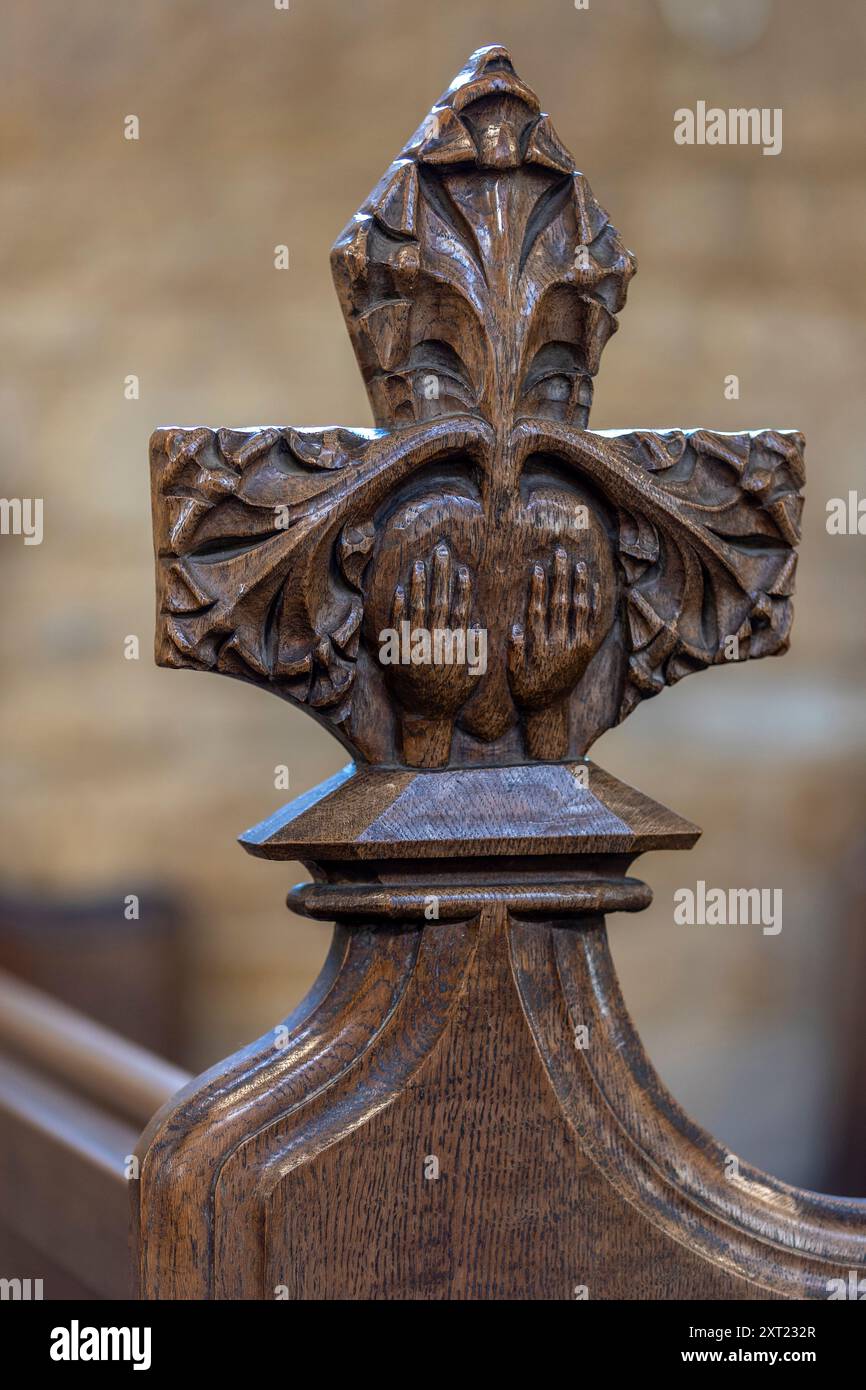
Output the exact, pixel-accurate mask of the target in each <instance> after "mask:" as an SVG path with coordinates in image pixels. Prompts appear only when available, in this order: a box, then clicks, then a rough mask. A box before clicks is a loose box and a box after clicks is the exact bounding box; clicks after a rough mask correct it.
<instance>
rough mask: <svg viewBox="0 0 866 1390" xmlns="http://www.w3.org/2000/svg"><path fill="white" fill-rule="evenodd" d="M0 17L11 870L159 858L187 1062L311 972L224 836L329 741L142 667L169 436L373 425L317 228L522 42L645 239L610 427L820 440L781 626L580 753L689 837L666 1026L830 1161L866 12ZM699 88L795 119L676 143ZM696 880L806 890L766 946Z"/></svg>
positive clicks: (835, 1090)
mask: <svg viewBox="0 0 866 1390" xmlns="http://www.w3.org/2000/svg"><path fill="white" fill-rule="evenodd" d="M719 15H721V23H720V24H719V23H717V22H716V20H718V17H719ZM0 24H2V42H0V72H2V82H0V158H2V165H3V176H2V191H0V198H2V204H0V207H2V217H0V222H2V238H0V241H2V245H0V256H2V302H3V314H2V317H0V355H2V361H3V367H2V373H0V421H2V462H3V479H2V491H3V493H4V495H6V496H41V497H43V498H44V499H45V538H44V543H43V544H42V545H41V546H40V547H35V546H33V547H24V546H23V544H22V541H21V539H20V538H16V537H3V538H2V539H0V567H2V584H3V598H4V602H3V610H2V642H3V646H2V651H3V655H4V658H5V659H4V663H3V664H4V680H3V689H2V721H3V731H4V733H3V745H4V747H3V754H4V756H3V760H2V761H3V832H2V837H0V855H2V861H0V862H2V871H3V877H4V883H5V886H6V887H7V888H9V889H11V890H14V891H19V892H25V893H29V894H32V895H35V896H38V895H40V894H59V895H65V896H67V897H69V898H73V897H75V895H76V894H91V893H93V892H94V891H98V892H105V893H109V894H110V893H117V895H118V912H119V913H121V912H122V901H121V900H122V897H123V895H124V894H127V893H135V892H136V891H139V889H140V887H141V886H142V885H145V884H151V883H154V882H158V883H159V884H160V885H161V886H163V887H168V888H169V889H173V890H175V891H176V892H178V893H179V894H181V895H182V896H183V897H184V898H185V899H186V900H187V901H188V903H189V905H190V906H191V909H192V926H191V928H190V935H189V940H188V942H187V952H188V957H189V974H190V984H189V988H188V990H187V998H188V1010H189V1019H188V1023H189V1039H190V1041H189V1045H188V1048H187V1053H188V1055H187V1059H186V1060H187V1062H188V1064H189V1065H190V1066H192V1067H196V1068H198V1067H201V1066H204V1065H206V1064H209V1063H210V1062H212V1061H215V1060H216V1059H218V1058H219V1057H220V1056H223V1055H225V1054H226V1053H227V1052H229V1051H230V1050H232V1049H234V1048H235V1047H236V1046H238V1045H240V1044H241V1043H242V1042H244V1041H246V1040H248V1039H249V1038H250V1037H252V1036H254V1035H255V1034H257V1033H259V1032H261V1031H263V1030H264V1029H265V1028H267V1027H268V1026H270V1025H271V1024H273V1023H274V1022H276V1021H277V1020H278V1019H279V1017H281V1016H282V1015H283V1014H284V1013H285V1011H286V1009H287V1007H288V1006H290V1005H291V1004H293V1003H294V1002H295V1001H296V1000H297V999H298V998H299V996H300V995H301V993H302V992H303V990H304V989H305V987H306V985H307V984H308V983H309V981H310V980H311V979H312V977H313V975H314V974H315V972H316V970H317V968H318V965H319V963H320V961H321V960H322V959H323V957H324V954H325V950H326V945H327V935H328V933H327V930H326V929H325V928H322V927H319V926H315V925H311V924H308V923H303V922H300V921H298V920H294V919H291V918H290V917H289V916H288V914H287V912H286V910H285V908H284V906H283V896H284V893H285V890H286V889H287V888H288V887H289V886H290V884H291V883H292V882H293V881H295V879H296V878H297V877H300V876H301V875H300V874H296V875H293V872H292V870H291V868H289V869H288V870H287V868H286V867H285V866H280V865H268V864H264V863H261V862H257V861H254V860H252V859H250V858H248V857H247V856H246V855H245V854H244V853H243V852H242V851H241V850H240V848H239V847H237V846H236V845H235V844H234V836H235V835H236V834H238V833H239V832H240V831H241V830H242V829H244V828H245V827H246V826H248V825H250V824H252V823H254V822H256V821H258V820H260V819H262V818H263V817H264V816H265V815H266V814H268V813H269V812H270V811H272V810H273V809H275V808H276V806H278V805H279V804H280V803H281V802H283V801H284V800H286V795H285V794H284V793H280V792H277V791H276V790H275V789H274V766H275V764H278V763H285V764H287V765H288V766H289V768H290V774H291V791H292V794H299V793H301V792H303V791H306V790H307V789H308V788H310V787H312V786H313V785H314V784H315V783H316V782H318V781H319V780H320V779H322V778H324V777H325V776H327V775H330V774H331V773H332V772H334V771H335V770H336V769H337V768H338V767H340V766H341V765H342V764H343V762H344V761H345V756H344V754H343V753H342V751H341V750H340V748H339V747H338V745H337V744H336V742H335V741H334V740H332V739H331V738H330V737H329V736H328V735H327V734H325V733H324V732H323V731H322V730H321V729H320V728H318V726H317V725H316V724H315V723H314V722H313V721H311V720H310V719H309V718H308V717H306V716H305V715H303V714H301V713H300V712H297V711H294V710H291V709H289V708H288V707H287V706H285V705H284V704H282V703H281V702H279V701H277V700H276V699H268V698H266V697H265V696H264V695H263V694H262V693H260V692H256V691H254V690H252V689H250V688H248V687H244V686H243V685H241V684H240V683H236V682H232V681H227V680H223V681H219V680H216V679H214V678H211V677H208V678H207V679H205V678H203V677H202V676H200V675H197V674H192V673H186V672H183V673H179V672H169V671H161V670H157V669H156V668H155V667H154V666H153V664H152V659H151V644H152V634H153V611H152V610H153V561H152V553H151V532H150V511H149V493H148V471H147V438H148V435H149V433H150V431H151V429H152V428H153V427H155V426H156V425H158V424H169V423H178V424H185V425H193V424H199V423H208V424H211V425H220V424H231V425H251V424H256V423H284V422H295V423H304V424H311V425H313V424H324V423H328V422H340V423H349V424H361V425H364V424H367V423H369V413H368V409H367V404H366V399H365V395H364V392H363V389H362V386H361V382H360V378H359V376H358V373H357V371H356V369H355V364H354V359H353V356H352V353H351V351H350V347H349V342H348V338H347V335H346V333H345V330H344V327H343V323H342V319H341V316H340V313H339V310H338V307H337V302H336V298H335V295H334V293H333V291H332V288H331V283H330V276H329V268H328V249H329V247H330V244H331V242H332V240H333V239H334V237H335V236H336V234H337V232H338V231H339V230H340V228H341V227H342V226H343V224H344V223H345V221H346V220H347V218H348V216H349V215H350V214H351V213H352V212H353V210H354V209H355V208H356V207H357V206H358V205H359V203H360V202H361V201H362V200H363V198H364V197H365V195H366V194H367V193H368V191H369V190H370V188H371V187H372V186H373V184H374V183H375V182H376V180H377V179H378V176H379V174H380V173H381V171H382V170H383V169H384V168H385V166H386V164H387V163H388V161H389V160H390V158H391V157H392V156H393V154H394V153H395V152H396V150H397V149H398V148H399V146H400V144H401V143H402V142H403V140H404V139H405V138H406V136H407V135H408V134H409V132H410V131H411V130H413V129H414V128H415V126H416V125H417V123H418V121H419V120H420V118H421V117H422V116H423V115H424V113H425V112H426V111H427V109H428V108H429V106H430V105H431V104H432V102H433V100H434V99H435V98H436V97H437V96H438V95H439V93H440V92H441V91H442V89H443V88H444V87H445V86H446V85H447V83H448V82H449V81H450V79H451V77H452V76H453V74H454V73H455V72H456V71H457V70H458V69H459V67H460V66H461V65H462V63H463V61H464V60H465V58H466V56H467V54H468V53H469V52H470V51H471V50H472V49H474V48H476V47H478V46H479V45H481V44H483V43H491V42H501V43H505V44H507V45H509V46H510V48H511V50H512V54H513V57H514V60H515V63H516V66H517V68H518V71H519V72H520V73H521V74H522V75H523V76H525V77H526V79H527V81H528V82H529V83H530V85H532V86H534V87H535V88H536V90H537V91H538V92H539V95H540V97H541V99H542V102H543V104H544V106H545V108H546V109H547V110H549V111H550V112H551V114H552V116H553V119H554V122H555V125H556V127H557V129H558V131H559V133H560V135H561V136H562V138H563V139H564V141H565V143H566V144H567V145H568V146H569V148H570V149H571V150H572V151H573V153H574V154H575V157H576V159H577V161H578V164H579V167H581V168H583V169H584V170H585V171H586V172H587V173H588V175H589V177H590V179H591V182H592V185H593V188H594V191H595V193H596V195H597V196H598V198H599V199H600V201H601V202H602V203H603V205H604V206H605V207H606V208H608V209H609V211H610V213H611V215H612V217H613V220H614V222H615V223H616V225H617V226H618V227H619V228H620V230H621V231H622V233H623V235H624V237H625V239H626V241H627V243H628V245H629V246H631V247H632V248H633V249H634V250H635V251H636V252H637V254H638V258H639V262H640V272H639V275H638V277H637V279H636V281H635V282H634V284H633V286H632V288H631V292H630V299H629V305H628V307H627V309H626V311H625V313H624V314H623V317H622V323H621V332H620V334H619V335H618V337H617V339H616V341H615V343H613V344H612V345H611V346H610V348H609V349H608V351H607V353H606V355H605V361H604V367H603V370H602V372H601V375H600V377H599V379H598V383H597V390H596V401H595V406H594V409H593V415H592V423H593V425H594V426H595V427H596V428H605V427H613V426H654V427H665V426H670V425H672V424H679V425H684V426H690V425H697V424H702V425H706V426H708V427H711V428H715V429H723V430H724V429H729V430H732V429H739V428H748V427H761V426H766V425H773V426H777V427H791V426H796V427H798V428H801V429H803V430H804V431H805V433H806V436H807V440H808V450H807V460H808V464H809V469H810V481H809V484H808V488H807V509H806V518H805V533H804V538H803V547H802V559H801V563H800V571H799V581H798V597H797V604H796V607H797V617H796V622H795V626H794V645H793V649H792V651H791V652H790V654H789V655H788V656H787V657H785V659H784V660H782V661H767V662H757V663H754V665H751V666H744V667H741V668H740V669H738V670H736V671H732V670H730V669H723V670H716V671H712V672H707V673H704V674H701V675H700V676H697V677H693V678H690V679H688V680H686V681H684V682H683V683H682V684H680V685H679V686H678V687H677V688H676V689H675V690H672V691H666V692H665V693H664V694H663V695H662V696H661V697H660V698H659V699H658V700H656V701H652V702H648V703H646V704H645V705H644V706H643V707H642V708H641V709H640V710H638V711H637V712H636V713H635V714H634V715H633V716H632V717H631V719H630V720H629V721H628V723H627V724H626V725H625V726H623V727H622V728H621V729H619V730H615V731H613V732H612V733H610V734H609V735H607V736H606V737H605V738H604V739H603V740H602V741H601V742H600V744H599V745H597V747H596V749H595V757H596V758H597V760H598V761H599V762H601V763H602V764H603V765H604V766H606V767H608V768H609V769H610V770H611V771H612V772H614V773H615V774H617V775H618V776H621V777H623V778H624V779H625V780H627V781H631V782H633V783H634V784H635V785H637V786H639V787H640V788H641V789H642V790H644V791H646V792H648V793H650V794H651V795H653V796H655V797H656V798H657V799H658V800H660V801H663V802H665V803H666V804H668V805H670V806H672V807H673V808H674V809H676V810H678V811H680V812H681V813H683V814H685V815H687V816H689V817H691V818H692V819H694V820H696V821H697V822H698V823H699V824H701V825H702V826H703V828H704V838H703V840H702V841H701V842H700V843H699V845H698V847H697V848H696V849H695V850H694V851H693V852H692V853H691V854H690V855H689V856H684V855H679V856H677V855H673V854H670V855H657V856H648V857H647V858H646V859H645V860H643V861H642V863H641V864H640V865H639V868H638V872H639V873H642V875H643V876H644V877H646V878H647V879H648V881H649V882H650V883H651V884H652V885H653V887H654V889H655V892H656V900H655V904H654V906H653V908H652V909H651V910H650V911H649V912H647V913H645V914H644V915H643V916H642V917H641V918H621V919H619V920H615V921H614V922H613V924H612V934H613V944H614V951H615V955H616V959H617V962H618V966H619V968H620V971H621V976H622V982H623V987H624V990H625V994H626V998H627V1001H628V1003H629V1005H630V1007H631V1009H632V1011H633V1014H634V1016H635V1018H636V1021H637V1023H638V1025H639V1027H640V1028H641V1030H642V1033H643V1036H644V1039H645V1042H646V1044H647V1046H648V1049H649V1052H650V1055H651V1056H652V1058H653V1060H654V1061H655V1063H656V1064H657V1066H658V1067H659V1069H660V1071H661V1073H662V1075H663V1077H664V1079H665V1080H666V1081H667V1083H668V1084H669V1085H670V1087H671V1088H672V1090H673V1091H674V1093H675V1094H676V1095H677V1097H678V1098H679V1099H680V1100H681V1102H682V1103H683V1104H684V1105H685V1106H686V1107H687V1109H689V1110H690V1111H691V1112H692V1114H693V1115H694V1116H695V1118H697V1119H698V1120H699V1121H700V1122H701V1123H703V1124H705V1125H707V1126H708V1127H710V1128H712V1129H713V1130H714V1131H715V1132H716V1133H717V1134H718V1136H719V1137H720V1138H722V1139H723V1140H724V1141H725V1142H726V1143H728V1144H729V1145H731V1146H732V1147H733V1149H734V1150H735V1151H737V1152H740V1153H741V1154H742V1155H743V1156H744V1157H745V1158H748V1159H750V1160H752V1161H754V1162H757V1163H759V1164H761V1165H764V1166H767V1167H769V1168H772V1169H774V1170H775V1171H776V1172H777V1173H778V1174H779V1175H780V1176H782V1177H784V1178H787V1179H789V1180H792V1181H796V1182H801V1183H805V1184H809V1185H821V1184H822V1183H824V1182H825V1180H826V1181H832V1180H833V1177H834V1175H835V1174H837V1173H838V1171H839V1166H838V1127H837V1121H838V1117H837V1103H838V1099H839V1097H840V1095H841V1094H842V1091H843V1088H844V1086H845V1084H846V1078H845V1074H844V1073H845V1058H846V1057H850V1056H851V1055H852V1054H853V1053H857V1052H859V1053H860V1055H861V1056H862V1052H863V1040H864V1032H866V1028H864V1019H863V1012H862V1007H861V1005H862V993H860V992H859V990H858V989H857V988H856V987H855V986H856V982H857V979H858V978H859V981H860V983H861V984H862V973H861V975H860V976H859V977H857V976H856V975H855V976H854V977H853V979H854V986H852V972H853V971H854V970H855V966H856V962H857V960H858V959H859V961H860V962H861V966H860V969H861V972H862V970H863V964H862V962H863V952H862V950H860V951H859V955H858V948H857V941H858V932H862V924H861V921H860V919H859V916H858V914H857V912H856V910H855V907H854V904H855V902H856V890H855V886H854V880H855V879H856V868H857V865H858V863H862V859H863V846H864V814H863V813H864V783H866V759H864V749H866V728H864V723H866V721H864V713H863V696H862V691H863V675H864V630H863V628H864V624H863V616H862V609H863V603H864V599H866V583H864V547H866V539H864V538H863V537H830V536H828V534H827V532H826V528H825V524H824V516H825V503H826V500H827V499H828V498H829V497H834V496H845V495H846V494H847V492H848V489H849V488H859V489H860V490H861V491H863V490H864V487H866V485H864V480H863V425H864V418H866V402H864V393H863V372H864V364H866V334H864V324H866V280H864V276H863V264H864V250H866V234H864V225H866V185H864V173H866V90H864V83H863V68H864V55H866V7H864V6H863V5H862V4H861V3H860V0H828V2H826V3H824V4H820V5H819V4H816V3H814V0H785V3H784V4H782V3H781V2H780V0H777V3H775V4H774V5H773V4H769V3H768V4H766V5H765V4H763V3H761V0H744V3H740V2H739V0H688V3H685V0H664V3H662V0H590V5H589V8H588V9H587V10H577V9H575V7H574V5H573V4H572V3H571V0H533V3H529V0H495V3H494V0H473V3H467V2H466V0H437V3H435V4H431V3H422V2H421V0H291V3H290V8H289V10H288V11H280V10H277V9H275V7H274V4H273V3H272V0H207V3H203V0H202V2H201V3H198V2H197V0H147V3H146V4H142V3H132V0H114V2H113V3H112V0H76V4H75V5H74V6H70V5H69V4H67V3H65V0H30V3H26V4H25V3H24V0H18V2H17V3H16V4H15V5H7V6H5V7H4V15H3V18H2V21H0ZM699 99H703V100H705V101H706V102H707V103H708V105H719V106H722V107H725V108H727V107H729V106H753V105H754V106H760V107H781V108H782V110H783V113H784V116H783V121H784V124H783V132H784V145H783V151H782V153H781V154H780V155H779V156H778V157H775V158H768V157H764V156H762V154H761V151H760V150H759V149H757V148H754V147H746V148H734V147H718V148H708V147H704V148H700V147H681V146H677V145H676V144H675V143H674V139H673V127H674V121H673V112H674V111H675V109H677V108H679V107H684V106H690V107H694V105H695V103H696V101H698V100H699ZM129 114H136V115H137V116H138V117H139V119H140V127H141V130H140V139H139V140H138V141H137V142H135V141H127V140H125V139H124V138H123V122H124V117H125V116H127V115H129ZM277 243H285V244H287V245H288V246H289V248H290V257H291V266H290V269H289V270H288V271H286V272H279V271H277V270H275V269H274V264H273V252H274V246H275V245H276V244H277ZM132 373H134V374H136V375H138V376H139V378H140V399H139V400H137V401H129V400H126V399H125V398H124V378H125V377H126V376H127V375H128V374H132ZM730 373H736V374H737V375H738V376H739V378H740V399H739V400H738V401H729V400H726V399H725V396H724V379H725V377H726V376H727V375H728V374H730ZM129 634H136V635H138V636H139V637H140V641H141V659H140V660H138V661H129V660H126V659H125V657H124V638H125V637H126V636H127V635H129ZM699 878H703V879H704V880H706V882H707V883H708V884H719V885H722V886H729V885H736V886H765V887H781V888H782V889H783V892H784V929H783V931H782V933H781V935H779V936H776V937H765V936H763V935H762V934H761V933H760V930H759V929H758V928H755V927H737V928H734V927H732V928H703V929H702V928H697V927H696V928H685V927H677V926H674V924H673V920H672V893H673V890H674V888H675V887H677V886H680V885H683V886H687V885H691V886H694V883H695V881H696V880H697V879H699ZM861 902H862V899H861ZM142 913H143V916H144V917H145V918H146V913H147V897H146V895H145V896H144V897H143V900H142ZM117 989H118V990H122V989H123V981H122V980H119V981H118V982H117ZM852 996H853V997H852ZM861 1171H862V1167H861Z"/></svg>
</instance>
